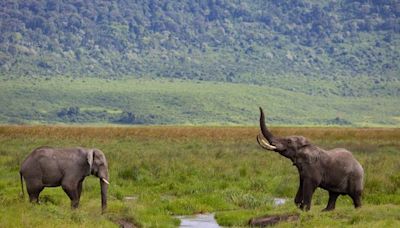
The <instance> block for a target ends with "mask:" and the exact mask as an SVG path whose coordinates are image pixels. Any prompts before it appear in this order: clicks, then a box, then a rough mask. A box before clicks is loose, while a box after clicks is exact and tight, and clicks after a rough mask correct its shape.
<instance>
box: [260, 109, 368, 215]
mask: <svg viewBox="0 0 400 228" xmlns="http://www.w3.org/2000/svg"><path fill="white" fill-rule="evenodd" d="M260 128H261V134H259V135H258V136H257V141H258V144H259V145H260V146H261V147H263V148H264V149H266V150H270V151H275V152H278V153H279V154H281V155H282V156H284V157H286V158H289V159H290V160H291V161H292V163H293V165H294V166H296V168H297V170H298V172H299V177H300V184H299V189H298V190H297V194H296V197H295V200H294V202H295V204H296V205H297V206H298V207H299V208H301V209H303V210H309V209H310V208H311V198H312V195H313V193H314V191H315V189H316V188H317V187H320V188H322V189H325V190H327V191H328V192H329V201H328V205H327V206H326V208H325V209H324V211H330V210H333V209H335V204H336V199H337V197H338V196H339V195H349V196H350V197H351V198H352V200H353V204H354V207H356V208H358V207H360V206H361V193H362V191H363V185H364V183H363V177H364V170H363V168H362V167H361V165H360V163H359V162H358V161H357V160H356V159H355V158H354V157H353V155H352V154H351V152H349V151H347V150H346V149H342V148H336V149H332V150H323V149H321V148H319V147H317V146H315V145H313V144H311V142H310V141H309V140H308V139H306V138H305V137H303V136H289V137H277V136H274V135H273V134H272V133H271V132H270V131H269V130H268V128H267V126H266V125H265V117H264V112H263V110H262V108H261V107H260Z"/></svg>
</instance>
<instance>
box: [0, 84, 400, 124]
mask: <svg viewBox="0 0 400 228" xmlns="http://www.w3.org/2000/svg"><path fill="white" fill-rule="evenodd" d="M287 82H290V79H285V80H282V81H277V82H276V83H273V85H276V87H275V86H259V85H248V84H238V83H225V82H205V81H187V80H185V81H183V80H144V79H124V80H122V79H121V80H105V79H95V78H85V79H73V78H66V77H57V78H52V79H50V78H48V79H40V78H38V79H31V78H20V79H13V80H3V81H1V83H0V107H2V108H0V122H3V123H17V124H21V123H61V122H64V123H75V124H82V123H92V124H93V123H95V124H99V123H100V124H110V123H111V124H112V123H113V124H185V125H192V124H197V125H200V124H208V125H221V124H231V125H232V124H234V125H243V124H244V125H256V124H257V123H258V117H259V113H258V106H262V107H264V108H265V110H266V114H267V118H268V123H269V124H273V125H352V126H358V127H362V126H391V127H394V126H400V109H399V107H400V99H393V97H391V96H378V97H375V96H370V97H368V96H367V97H343V96H338V95H333V94H329V93H327V94H324V95H321V96H316V95H312V94H306V93H303V92H298V91H289V90H285V89H281V88H279V87H280V86H281V85H282V86H285V83H287ZM304 85H305V86H304V88H310V89H311V88H320V89H321V90H323V91H328V90H334V87H335V84H333V83H331V84H326V83H321V82H320V83H317V82H314V83H311V84H310V83H308V82H307V81H305V82H304ZM294 86H295V85H293V88H297V87H294Z"/></svg>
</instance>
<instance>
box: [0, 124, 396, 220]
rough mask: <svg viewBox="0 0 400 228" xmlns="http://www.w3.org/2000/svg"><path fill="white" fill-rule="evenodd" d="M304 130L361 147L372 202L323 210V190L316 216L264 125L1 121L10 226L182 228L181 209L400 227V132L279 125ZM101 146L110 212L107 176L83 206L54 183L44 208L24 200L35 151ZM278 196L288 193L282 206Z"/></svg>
mask: <svg viewBox="0 0 400 228" xmlns="http://www.w3.org/2000/svg"><path fill="white" fill-rule="evenodd" d="M271 130H272V132H273V133H274V134H276V135H304V136H306V137H308V138H309V139H310V140H311V141H312V142H313V143H314V144H316V145H318V146H320V147H322V148H325V149H330V148H334V147H344V148H347V149H349V150H351V151H352V152H353V154H354V156H355V157H356V158H357V159H358V160H359V161H360V163H361V164H362V165H363V167H364V170H365V191H364V195H363V207H362V208H361V209H358V210H355V209H354V208H353V206H352V202H351V199H350V198H349V197H347V196H340V197H339V199H338V202H337V208H336V210H335V211H333V212H328V213H323V212H320V211H321V210H322V209H323V208H324V207H325V206H326V203H327V200H328V194H327V192H325V191H324V190H321V189H319V190H317V191H316V193H315V195H314V197H313V203H312V208H311V211H310V212H300V211H299V210H298V209H297V208H296V207H295V205H294V203H293V202H292V201H293V197H294V195H295V193H296V190H297V187H298V176H297V175H298V174H297V171H296V169H295V167H293V166H292V164H291V162H290V161H289V160H287V159H285V158H283V157H281V156H279V155H278V154H275V153H273V152H267V151H265V150H262V149H260V148H259V146H258V145H257V142H256V140H255V137H256V135H257V133H258V128H257V127H70V126H1V127H0V177H1V178H0V204H1V205H2V206H1V207H0V227H116V226H118V224H121V222H124V223H126V224H134V225H136V226H139V227H177V226H179V222H180V221H179V219H178V218H177V217H176V216H179V215H192V214H197V213H215V219H216V220H217V222H218V223H219V224H220V225H222V226H236V227H237V226H246V225H247V223H248V221H249V219H250V218H252V217H258V216H262V215H267V214H271V215H274V214H289V213H299V215H300V219H299V220H297V221H292V222H283V223H280V226H292V225H294V224H297V225H302V226H333V225H335V226H360V227H361V226H362V227H364V226H379V227H381V226H397V227H399V226H400V194H399V193H400V163H399V162H398V161H399V159H400V129H389V128H359V129H356V128H323V127H312V128H306V127H303V128H298V127H296V128H293V127H284V128H282V127H281V128H276V127H275V128H271ZM43 145H48V146H54V147H74V146H83V147H96V148H99V149H101V150H102V151H104V153H105V154H106V156H107V159H108V162H109V167H110V170H109V171H110V188H109V205H108V210H107V213H105V214H103V215H101V208H100V187H99V183H98V179H96V178H94V177H88V178H86V179H85V182H84V189H83V193H82V197H81V204H80V208H78V209H76V210H71V209H70V201H69V199H68V197H67V196H66V195H65V193H64V192H63V191H62V189H61V188H47V189H45V190H44V191H43V192H42V194H41V204H40V205H34V204H30V203H28V199H27V198H28V197H27V196H26V193H25V198H24V199H22V198H21V197H20V192H21V187H20V182H19V174H18V170H19V166H20V164H21V162H22V161H23V159H24V158H25V156H26V155H27V154H28V153H30V152H31V151H32V150H33V149H34V148H36V147H39V146H43ZM275 198H285V199H288V200H287V202H286V203H285V204H282V205H275V202H274V199H275Z"/></svg>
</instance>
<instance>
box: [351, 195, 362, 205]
mask: <svg viewBox="0 0 400 228" xmlns="http://www.w3.org/2000/svg"><path fill="white" fill-rule="evenodd" d="M350 197H351V199H352V200H353V204H354V207H355V208H359V207H361V192H355V193H352V194H350Z"/></svg>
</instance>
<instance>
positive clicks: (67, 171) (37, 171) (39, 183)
mask: <svg viewBox="0 0 400 228" xmlns="http://www.w3.org/2000/svg"><path fill="white" fill-rule="evenodd" d="M19 173H20V177H21V187H22V193H23V192H24V187H23V179H24V180H25V183H26V189H27V192H28V194H29V199H30V201H31V202H39V194H40V192H41V191H42V190H43V188H45V187H57V186H60V185H61V186H62V189H63V190H64V192H65V193H66V194H67V195H68V197H69V198H70V199H71V206H72V208H76V207H78V206H79V199H80V197H81V192H82V182H83V180H84V179H85V177H86V176H89V175H94V176H96V177H98V178H99V179H100V187H101V206H102V211H103V212H104V211H105V209H106V208H107V189H108V185H109V182H108V180H109V179H108V165H107V160H106V157H105V155H104V153H103V152H102V151H100V150H98V149H85V148H80V147H78V148H67V149H60V148H52V147H39V148H37V149H35V150H33V151H32V153H31V154H29V155H28V157H27V158H26V159H25V160H24V162H23V163H22V165H21V169H20V171H19Z"/></svg>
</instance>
